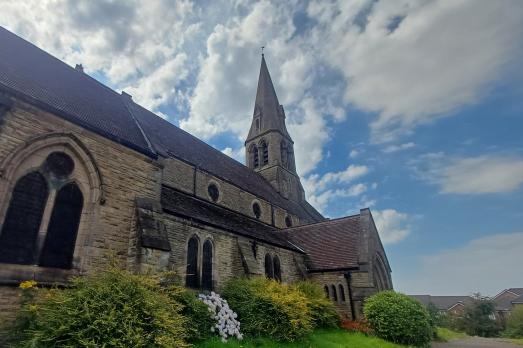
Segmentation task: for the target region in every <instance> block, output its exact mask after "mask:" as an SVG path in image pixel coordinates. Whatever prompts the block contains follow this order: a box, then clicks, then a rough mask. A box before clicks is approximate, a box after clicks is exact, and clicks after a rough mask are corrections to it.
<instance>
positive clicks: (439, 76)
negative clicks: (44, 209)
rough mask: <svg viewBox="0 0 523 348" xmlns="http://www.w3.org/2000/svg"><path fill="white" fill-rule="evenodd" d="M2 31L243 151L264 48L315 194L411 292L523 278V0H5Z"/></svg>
mask: <svg viewBox="0 0 523 348" xmlns="http://www.w3.org/2000/svg"><path fill="white" fill-rule="evenodd" d="M0 25H2V26H4V27H6V28H8V29H9V30H11V31H14V32H15V33H17V34H18V35H20V36H22V37H24V38H26V39H27V40H29V41H31V42H33V43H35V44H36V45H38V46H39V47H41V48H43V49H45V50H46V51H48V52H50V53H52V54H53V55H55V56H57V57H59V58H60V59H63V60H64V61H66V62H67V63H69V64H71V65H73V66H74V64H76V63H82V64H83V66H84V67H85V69H86V72H87V73H88V74H90V75H91V76H93V77H95V78H97V79H98V80H100V81H102V82H103V83H105V84H107V85H109V86H111V87H112V88H114V89H116V90H118V91H121V90H125V91H126V92H128V93H130V94H131V95H133V99H134V100H135V101H137V102H139V103H140V104H142V105H144V106H145V107H147V108H149V109H151V110H153V111H155V112H156V113H158V114H159V115H161V116H162V117H165V118H167V119H168V120H169V121H171V122H172V123H174V124H176V125H179V126H181V127H182V128H184V129H186V130H187V131H189V132H191V133H193V134H194V135H196V136H198V137H200V138H201V139H202V140H204V141H206V142H208V143H209V144H211V145H213V146H214V147H216V148H217V149H219V150H222V151H223V152H225V153H227V154H228V155H230V156H232V157H234V158H236V159H237V160H239V161H241V162H243V140H244V138H245V136H246V133H247V131H248V126H249V123H250V118H251V116H252V111H253V110H252V109H253V103H254V96H255V88H256V83H257V81H256V79H257V76H258V72H259V65H260V47H261V46H265V47H266V49H265V53H266V59H267V64H268V66H269V70H270V72H271V75H272V78H273V81H274V83H275V86H276V91H277V93H278V96H279V99H280V102H281V103H282V104H283V105H284V107H285V110H286V115H287V124H288V128H289V132H290V134H291V136H292V137H293V139H294V141H295V151H296V159H297V167H298V171H299V173H300V175H301V177H302V183H303V184H304V187H305V189H306V192H307V197H308V199H309V201H310V202H311V203H312V204H313V205H314V206H315V207H316V208H317V209H319V210H320V211H321V212H322V213H323V214H325V215H326V216H329V217H339V216H344V215H349V214H353V213H356V212H358V209H360V208H363V207H367V206H368V207H370V208H371V210H372V212H373V215H374V217H375V220H376V223H377V224H378V227H379V229H380V233H381V237H382V240H383V242H384V244H385V247H386V249H387V252H388V257H389V260H390V262H391V264H392V268H393V281H394V284H395V287H396V289H398V290H400V291H403V292H407V293H418V294H419V293H431V294H441V295H444V294H468V293H472V292H475V291H481V292H482V293H484V294H488V295H494V294H496V293H497V292H498V291H500V290H502V289H503V288H507V287H523V268H522V267H521V266H520V265H521V260H522V259H523V257H522V255H523V210H522V208H521V207H522V203H523V137H522V135H521V134H522V133H523V115H522V110H523V83H522V82H523V65H522V64H521V61H522V58H523V2H521V1H519V0H499V1H488V0H462V1H443V0H441V1H437V0H417V1H414V0H399V1H394V2H392V1H371V0H343V1H342V0H340V1H334V0H333V1H288V2H280V1H275V2H270V1H259V2H250V1H246V0H236V1H223V2H221V1H197V2H191V1H189V0H185V1H181V0H180V1H177V0H173V1H159V0H158V1H147V2H140V1H68V0H55V1H36V0H34V1H24V2H20V1H7V2H6V3H4V4H3V10H2V15H0Z"/></svg>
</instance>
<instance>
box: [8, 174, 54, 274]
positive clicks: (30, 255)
mask: <svg viewBox="0 0 523 348" xmlns="http://www.w3.org/2000/svg"><path fill="white" fill-rule="evenodd" d="M48 195H49V190H48V186H47V182H46V180H45V178H44V177H43V175H42V174H40V173H38V172H32V173H29V174H26V175H25V176H23V177H22V178H20V179H19V180H18V182H17V183H16V185H15V187H14V189H13V191H12V195H11V201H10V203H9V208H8V209H7V214H6V217H5V220H4V225H3V228H2V232H1V234H0V262H4V263H15V264H23V265H29V264H33V263H34V262H35V255H36V240H37V236H38V230H39V228H40V224H41V222H42V216H43V214H44V209H45V205H46V203H47V198H48Z"/></svg>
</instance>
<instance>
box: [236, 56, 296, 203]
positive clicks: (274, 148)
mask: <svg viewBox="0 0 523 348" xmlns="http://www.w3.org/2000/svg"><path fill="white" fill-rule="evenodd" d="M245 159H246V161H245V163H246V165H247V166H248V167H249V168H252V169H253V170H255V171H257V172H258V173H260V174H261V175H262V176H264V177H265V179H267V180H268V181H269V182H270V183H271V184H272V185H273V186H274V188H275V189H276V190H277V191H278V192H280V194H281V195H282V196H283V197H285V198H288V199H291V200H294V201H301V200H303V197H304V193H303V188H302V186H301V183H300V178H299V176H298V174H297V173H296V164H295V160H294V143H293V141H292V139H291V136H290V135H289V133H288V132H287V127H286V126H285V112H284V111H283V106H281V105H280V102H279V101H278V96H276V91H275V90H274V85H273V84H272V79H271V75H270V74H269V69H267V63H266V62H265V57H264V55H263V53H262V59H261V67H260V76H259V78H258V90H257V91H256V100H255V102H254V113H253V116H252V124H251V128H250V130H249V135H248V136H247V139H246V140H245Z"/></svg>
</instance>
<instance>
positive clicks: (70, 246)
mask: <svg viewBox="0 0 523 348" xmlns="http://www.w3.org/2000/svg"><path fill="white" fill-rule="evenodd" d="M83 205H84V199H83V196H82V192H81V191H80V189H79V188H78V186H76V184H75V183H69V184H67V185H65V186H64V187H62V188H61V189H60V190H59V191H58V193H57V195H56V199H55V202H54V207H53V212H52V214H51V220H50V221H49V227H48V228H47V236H46V238H45V243H44V247H43V249H42V253H41V256H40V266H44V267H56V268H66V269H67V268H71V262H72V261H73V254H74V245H75V242H76V235H77V233H78V226H79V225H80V217H81V215H82V208H83Z"/></svg>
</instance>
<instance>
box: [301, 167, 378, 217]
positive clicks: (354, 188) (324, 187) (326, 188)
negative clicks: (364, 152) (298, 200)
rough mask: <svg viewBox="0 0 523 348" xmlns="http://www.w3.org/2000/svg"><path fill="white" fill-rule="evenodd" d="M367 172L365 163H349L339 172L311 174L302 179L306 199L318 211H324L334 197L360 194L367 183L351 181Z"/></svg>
mask: <svg viewBox="0 0 523 348" xmlns="http://www.w3.org/2000/svg"><path fill="white" fill-rule="evenodd" d="M368 172H369V168H368V167H367V166H365V165H353V164H351V165H349V166H348V167H347V168H346V169H344V170H342V171H339V172H327V173H325V174H323V175H321V176H320V175H318V174H311V175H309V176H308V177H305V178H303V179H302V183H303V188H304V189H305V194H306V196H307V200H308V201H309V203H310V204H312V205H313V206H314V207H315V208H316V209H318V210H319V211H320V212H324V211H325V209H326V208H327V207H328V205H329V203H330V202H331V201H333V200H334V199H338V198H348V197H357V196H360V195H361V194H363V193H365V192H366V191H367V190H368V187H367V185H366V184H364V183H358V184H354V185H353V184H351V183H352V182H353V181H354V180H356V179H359V178H361V177H363V176H365V175H366V174H367V173H368Z"/></svg>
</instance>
